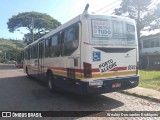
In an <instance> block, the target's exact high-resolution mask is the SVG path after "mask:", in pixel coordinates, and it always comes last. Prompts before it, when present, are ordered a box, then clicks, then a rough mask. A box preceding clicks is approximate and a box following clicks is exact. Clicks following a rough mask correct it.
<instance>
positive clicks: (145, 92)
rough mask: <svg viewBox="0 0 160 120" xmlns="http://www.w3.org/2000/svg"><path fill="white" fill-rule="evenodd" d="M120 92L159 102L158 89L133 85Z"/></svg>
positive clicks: (159, 92) (159, 93) (159, 94)
mask: <svg viewBox="0 0 160 120" xmlns="http://www.w3.org/2000/svg"><path fill="white" fill-rule="evenodd" d="M120 92H122V93H126V94H130V95H135V96H138V97H142V98H146V99H150V100H153V101H157V102H160V91H156V90H153V89H148V88H142V87H135V88H132V89H128V90H123V91H120Z"/></svg>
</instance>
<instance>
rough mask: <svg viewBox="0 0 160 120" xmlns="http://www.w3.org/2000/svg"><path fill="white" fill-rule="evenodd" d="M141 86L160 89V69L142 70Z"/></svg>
mask: <svg viewBox="0 0 160 120" xmlns="http://www.w3.org/2000/svg"><path fill="white" fill-rule="evenodd" d="M139 86H140V87H144V88H150V89H154V90H158V91H160V71H144V70H140V83H139Z"/></svg>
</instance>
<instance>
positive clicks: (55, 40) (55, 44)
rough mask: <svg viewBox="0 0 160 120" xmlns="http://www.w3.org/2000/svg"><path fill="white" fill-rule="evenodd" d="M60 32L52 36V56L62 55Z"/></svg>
mask: <svg viewBox="0 0 160 120" xmlns="http://www.w3.org/2000/svg"><path fill="white" fill-rule="evenodd" d="M59 40H60V38H59V34H57V35H54V36H52V39H51V49H50V51H51V57H58V56H59V55H60V44H59V43H60V42H59Z"/></svg>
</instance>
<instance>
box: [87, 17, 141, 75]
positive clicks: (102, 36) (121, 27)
mask: <svg viewBox="0 0 160 120" xmlns="http://www.w3.org/2000/svg"><path fill="white" fill-rule="evenodd" d="M89 22H90V31H91V33H90V35H91V36H90V44H92V45H93V46H92V48H91V52H92V69H93V70H92V78H98V77H101V78H103V77H104V78H106V77H124V76H131V75H136V74H137V70H136V65H137V62H138V56H137V53H138V49H137V35H136V27H135V26H136V25H135V21H134V20H131V19H127V18H119V17H118V18H117V17H106V16H91V17H90V20H89Z"/></svg>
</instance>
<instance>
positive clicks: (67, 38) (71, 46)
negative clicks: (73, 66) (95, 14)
mask: <svg viewBox="0 0 160 120" xmlns="http://www.w3.org/2000/svg"><path fill="white" fill-rule="evenodd" d="M78 45H79V25H78V24H76V25H73V26H72V27H70V28H68V29H67V30H65V32H64V46H63V53H64V54H63V55H64V56H69V55H71V54H72V53H73V52H74V51H75V50H76V49H77V48H78Z"/></svg>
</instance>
